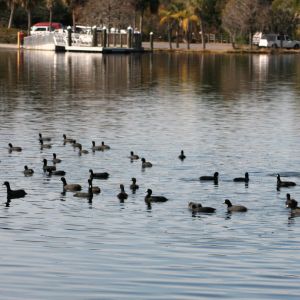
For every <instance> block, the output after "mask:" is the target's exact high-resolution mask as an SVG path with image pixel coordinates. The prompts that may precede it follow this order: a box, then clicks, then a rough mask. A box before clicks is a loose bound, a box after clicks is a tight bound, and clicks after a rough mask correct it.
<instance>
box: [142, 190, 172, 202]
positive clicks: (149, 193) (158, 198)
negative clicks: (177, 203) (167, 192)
mask: <svg viewBox="0 0 300 300" xmlns="http://www.w3.org/2000/svg"><path fill="white" fill-rule="evenodd" d="M166 201H168V199H167V198H166V197H164V196H152V190H151V189H148V190H147V195H146V197H145V202H146V203H151V202H166Z"/></svg>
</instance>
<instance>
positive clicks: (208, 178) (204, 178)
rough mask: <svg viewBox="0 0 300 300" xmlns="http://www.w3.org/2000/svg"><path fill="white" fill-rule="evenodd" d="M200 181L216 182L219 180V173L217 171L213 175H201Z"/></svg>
mask: <svg viewBox="0 0 300 300" xmlns="http://www.w3.org/2000/svg"><path fill="white" fill-rule="evenodd" d="M199 179H200V181H213V182H214V183H215V184H218V182H219V173H218V172H215V173H214V175H213V176H201V177H199Z"/></svg>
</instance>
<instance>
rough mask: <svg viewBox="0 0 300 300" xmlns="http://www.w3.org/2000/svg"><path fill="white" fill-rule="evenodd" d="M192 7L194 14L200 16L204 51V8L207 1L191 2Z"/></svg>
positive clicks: (193, 0) (194, 0)
mask: <svg viewBox="0 0 300 300" xmlns="http://www.w3.org/2000/svg"><path fill="white" fill-rule="evenodd" d="M190 5H191V6H192V7H193V9H194V12H195V14H196V15H198V19H199V24H200V31H201V40H202V47H203V50H204V49H205V34H204V33H205V32H204V7H205V5H206V2H205V0H190Z"/></svg>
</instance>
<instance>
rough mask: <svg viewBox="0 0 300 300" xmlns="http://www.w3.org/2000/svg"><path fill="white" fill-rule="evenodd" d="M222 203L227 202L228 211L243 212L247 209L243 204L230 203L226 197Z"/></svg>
mask: <svg viewBox="0 0 300 300" xmlns="http://www.w3.org/2000/svg"><path fill="white" fill-rule="evenodd" d="M224 204H227V210H228V212H245V211H247V210H248V209H247V207H245V206H243V205H232V203H231V202H230V200H228V199H226V200H225V202H224Z"/></svg>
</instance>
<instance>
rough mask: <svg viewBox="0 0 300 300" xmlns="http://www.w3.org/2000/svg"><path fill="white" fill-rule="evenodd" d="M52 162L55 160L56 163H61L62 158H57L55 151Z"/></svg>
mask: <svg viewBox="0 0 300 300" xmlns="http://www.w3.org/2000/svg"><path fill="white" fill-rule="evenodd" d="M52 162H53V163H54V164H59V163H61V159H60V158H57V156H56V153H53V159H52Z"/></svg>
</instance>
